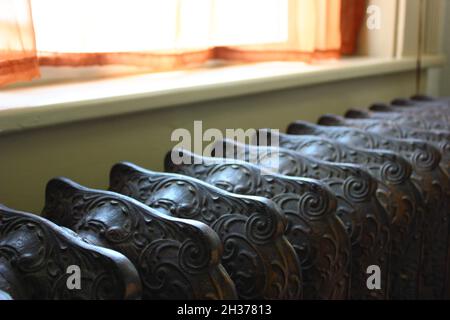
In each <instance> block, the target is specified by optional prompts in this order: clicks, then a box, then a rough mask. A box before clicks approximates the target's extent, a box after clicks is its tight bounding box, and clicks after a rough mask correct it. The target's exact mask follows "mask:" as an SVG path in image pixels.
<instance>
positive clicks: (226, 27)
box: [0, 0, 365, 85]
mask: <svg viewBox="0 0 450 320" xmlns="http://www.w3.org/2000/svg"><path fill="white" fill-rule="evenodd" d="M1 5H2V8H1V9H2V10H1V12H2V13H0V38H3V39H6V40H3V41H2V40H0V85H2V84H6V83H11V82H16V81H20V80H29V79H30V78H33V77H36V76H38V74H39V67H40V66H48V65H50V66H65V65H66V66H67V65H69V66H90V65H128V66H138V67H141V68H145V70H147V71H161V70H174V69H179V68H184V67H188V66H195V65H199V64H202V63H204V62H206V61H208V60H210V59H224V60H236V61H270V60H291V61H292V60H294V61H312V60H315V59H323V58H329V57H332V58H336V57H339V56H340V55H341V54H342V53H346V54H348V53H352V52H353V51H354V49H355V46H356V45H355V44H356V37H357V33H358V31H359V27H360V25H361V22H362V18H363V16H364V14H365V0H164V1H162V0H58V1H54V0H2V1H1ZM23 39H25V40H27V41H23ZM13 42H14V43H16V44H17V46H16V47H12V46H11V45H10V43H13ZM18 53H20V55H18ZM19 65H20V66H19ZM24 71H26V72H24Z"/></svg>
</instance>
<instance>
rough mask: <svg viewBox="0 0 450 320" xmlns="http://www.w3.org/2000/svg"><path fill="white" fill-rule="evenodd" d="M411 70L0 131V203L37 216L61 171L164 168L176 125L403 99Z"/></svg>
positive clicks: (80, 177)
mask: <svg viewBox="0 0 450 320" xmlns="http://www.w3.org/2000/svg"><path fill="white" fill-rule="evenodd" d="M413 90H414V73H401V74H391V75H384V76H378V77H371V78H364V79H355V80H350V81H343V82H339V83H330V84H324V85H320V86H313V87H302V88H297V89H289V90H284V91H276V92H268V93H264V94H258V95H252V96H242V97H239V98H233V99H224V100H219V101H210V102H205V103H199V104H195V105H183V106H177V107H169V108H165V109H160V110H154V111H149V112H145V113H140V114H132V115H127V116H122V117H116V118H108V119H102V120H95V121H86V122H81V123H72V124H66V125H60V126H55V127H47V128H43V129H35V130H29V131H23V132H19V133H15V134H10V135H3V136H0V203H3V204H5V205H7V206H10V207H13V208H16V209H20V210H26V211H31V212H35V213H38V212H39V211H40V210H41V208H42V206H43V202H44V189H45V184H46V182H47V181H48V180H49V179H50V178H52V177H55V176H66V177H68V178H71V179H73V180H75V181H77V182H79V183H81V184H84V185H86V186H89V187H95V188H105V187H107V184H108V171H109V168H110V167H111V165H113V164H114V163H116V162H118V161H122V160H127V161H131V162H134V163H136V164H139V165H141V166H145V167H147V168H149V169H153V170H161V169H162V160H163V156H164V154H165V153H166V151H167V150H168V149H169V148H170V147H171V146H172V145H173V143H171V142H170V134H171V132H172V130H174V129H176V128H187V129H191V128H192V125H193V121H194V120H203V122H204V128H208V127H214V128H219V129H225V128H250V127H254V128H258V127H272V128H280V129H283V130H284V129H285V128H286V126H287V124H288V123H289V122H291V121H293V120H295V119H304V120H310V121H315V120H316V119H317V117H318V116H319V115H321V114H324V113H337V114H342V113H343V111H344V110H346V109H347V108H348V107H356V106H364V105H367V104H369V103H371V102H375V101H387V100H390V99H392V98H394V97H399V96H408V95H410V94H411V93H412V92H413Z"/></svg>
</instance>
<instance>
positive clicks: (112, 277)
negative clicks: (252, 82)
mask: <svg viewBox="0 0 450 320" xmlns="http://www.w3.org/2000/svg"><path fill="white" fill-rule="evenodd" d="M223 150H226V152H223ZM174 155H176V156H178V157H180V156H181V157H182V158H183V159H189V161H185V162H179V161H174V160H173V159H174ZM161 158H163V156H162V157H161ZM274 164H276V170H275V171H274V170H273V169H274ZM164 166H165V171H166V172H155V171H150V170H148V169H146V168H141V167H138V166H136V165H134V164H132V163H127V162H122V163H118V164H116V165H114V166H113V167H112V168H111V172H110V186H109V190H108V191H106V190H95V189H90V188H87V187H84V186H81V185H79V184H77V183H75V182H73V181H71V180H69V179H66V178H55V179H51V180H50V181H49V182H48V184H47V189H46V199H45V207H44V209H43V210H42V213H41V215H40V216H39V215H37V214H32V213H25V212H20V211H17V210H13V209H10V208H7V207H5V206H3V205H0V300H10V299H14V300H16V299H17V300H20V299H191V300H195V299H215V300H225V299H226V300H229V299H241V300H274V299H290V300H299V299H313V300H328V299H335V300H347V299H364V300H368V299H376V300H381V299H393V300H394V299H410V300H414V299H448V298H450V237H449V234H450V178H449V176H450V100H449V99H444V98H442V99H436V98H430V97H426V96H414V97H411V98H410V99H396V100H393V101H392V102H391V103H389V104H381V103H378V104H373V105H372V106H370V107H369V108H368V109H367V110H359V109H350V110H348V111H347V112H346V113H345V115H344V116H339V115H323V116H322V117H320V119H319V120H318V123H317V124H313V123H309V122H305V121H301V120H298V121H294V122H292V123H291V124H288V126H287V130H286V133H279V132H278V131H277V130H273V129H272V130H271V129H260V130H258V131H257V132H256V133H255V137H254V139H253V143H250V144H242V143H239V142H236V141H233V140H227V139H224V140H222V141H216V142H215V145H214V146H213V147H212V148H211V149H210V150H209V151H208V153H207V154H205V153H204V154H203V155H198V154H194V153H191V152H189V151H187V150H180V149H173V150H171V151H169V152H168V153H167V154H166V156H165V158H164ZM77 274H78V276H79V275H80V274H81V276H79V277H78V278H77Z"/></svg>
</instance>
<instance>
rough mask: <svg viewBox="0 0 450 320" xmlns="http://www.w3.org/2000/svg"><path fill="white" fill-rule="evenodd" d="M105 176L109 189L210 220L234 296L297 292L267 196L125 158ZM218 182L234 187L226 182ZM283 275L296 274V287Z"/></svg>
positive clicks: (280, 223)
mask: <svg viewBox="0 0 450 320" xmlns="http://www.w3.org/2000/svg"><path fill="white" fill-rule="evenodd" d="M231 169H232V170H238V168H237V167H233V168H231ZM217 172H218V173H220V174H222V173H223V172H222V171H220V170H219V171H217ZM110 176H111V183H110V185H111V186H110V188H111V189H112V190H114V191H117V192H121V193H126V194H127V195H129V196H131V197H135V198H137V199H139V200H141V201H142V202H143V203H146V204H148V205H149V206H152V207H154V208H156V209H158V210H162V211H163V212H166V213H169V214H172V215H175V216H177V217H179V218H186V217H191V218H194V219H196V220H199V221H202V222H205V223H207V224H208V225H210V226H211V227H212V228H213V229H214V230H215V231H216V232H217V234H218V235H219V237H220V239H221V240H222V243H223V246H224V250H225V252H224V256H223V264H224V267H225V269H226V270H227V271H228V272H229V274H230V276H231V278H232V279H233V280H234V282H235V284H236V287H237V291H238V294H239V297H240V298H242V299H298V298H299V297H301V294H302V288H301V286H302V284H301V269H300V266H299V265H298V262H296V261H297V257H296V255H295V253H294V252H293V251H292V250H291V249H290V246H289V245H288V244H287V239H286V238H285V237H284V231H285V227H286V218H285V217H284V215H282V213H281V212H279V208H278V207H277V206H276V205H275V204H274V203H273V202H271V201H270V200H267V199H265V198H259V197H247V196H239V195H236V194H231V193H228V192H226V191H223V190H222V189H218V188H215V187H213V186H211V185H209V184H206V183H204V182H202V181H200V180H196V179H193V178H190V177H187V176H181V175H177V174H170V173H160V172H152V171H148V170H145V169H142V168H139V167H137V166H135V165H132V164H126V163H122V164H118V165H116V166H114V167H113V169H112V170H111V175H110ZM223 186H224V188H225V189H227V190H232V191H234V190H235V189H236V186H231V185H229V184H227V185H223ZM240 188H241V189H242V190H244V189H246V188H247V186H244V185H242V186H240ZM131 190H132V192H130V191H131ZM192 253H195V255H194V256H196V254H197V252H195V251H193V252H192ZM186 261H189V259H187V260H186ZM289 278H291V279H298V281H296V283H297V284H298V285H299V287H297V288H295V283H294V284H289V283H288V279H289ZM292 294H294V295H292Z"/></svg>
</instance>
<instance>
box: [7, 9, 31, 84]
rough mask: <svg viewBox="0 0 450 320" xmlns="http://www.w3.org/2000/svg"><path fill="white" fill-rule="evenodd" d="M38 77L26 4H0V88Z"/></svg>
mask: <svg viewBox="0 0 450 320" xmlns="http://www.w3.org/2000/svg"><path fill="white" fill-rule="evenodd" d="M38 76H39V65H38V58H37V56H36V45H35V39H34V30H33V21H32V18H31V10H30V3H29V1H28V0H0V86H1V85H5V84H8V83H13V82H18V81H27V80H31V79H33V78H36V77H38Z"/></svg>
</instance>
